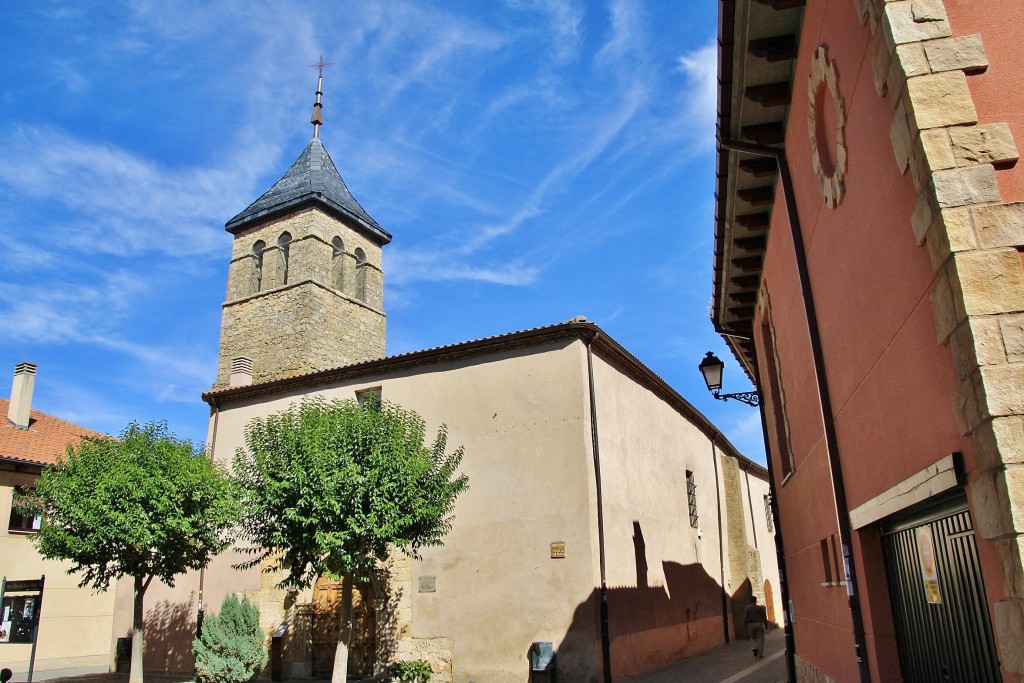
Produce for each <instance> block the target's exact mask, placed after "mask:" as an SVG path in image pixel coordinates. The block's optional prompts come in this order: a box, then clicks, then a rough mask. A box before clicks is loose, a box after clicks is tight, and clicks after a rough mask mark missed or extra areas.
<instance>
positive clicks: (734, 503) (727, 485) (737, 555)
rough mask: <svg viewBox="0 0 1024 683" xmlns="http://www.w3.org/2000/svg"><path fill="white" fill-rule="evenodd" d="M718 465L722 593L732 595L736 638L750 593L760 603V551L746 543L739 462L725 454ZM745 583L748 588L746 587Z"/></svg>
mask: <svg viewBox="0 0 1024 683" xmlns="http://www.w3.org/2000/svg"><path fill="white" fill-rule="evenodd" d="M719 462H720V464H721V466H722V489H723V497H724V499H725V500H724V502H725V537H726V545H727V547H728V549H729V551H728V552H729V572H728V577H729V579H728V585H727V586H726V592H727V593H728V594H729V596H730V597H731V598H732V600H731V605H732V609H731V612H732V622H733V630H734V632H735V634H736V637H738V638H739V637H746V635H747V624H746V620H745V612H746V608H747V605H748V604H749V601H750V596H751V595H754V596H757V600H758V602H759V603H761V604H762V605H763V604H764V575H763V573H762V571H761V555H760V552H759V551H758V550H757V549H756V548H754V547H753V546H752V545H750V543H749V542H748V541H749V539H748V537H747V508H748V505H747V498H746V496H745V495H744V493H743V476H742V474H741V473H740V467H739V462H738V461H737V460H736V459H735V458H730V457H729V456H727V455H722V456H720V457H719ZM747 585H749V590H748V589H747V587H746V586H747Z"/></svg>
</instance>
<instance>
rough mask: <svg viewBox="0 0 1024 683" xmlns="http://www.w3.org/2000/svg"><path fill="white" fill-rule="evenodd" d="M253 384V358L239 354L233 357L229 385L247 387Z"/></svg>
mask: <svg viewBox="0 0 1024 683" xmlns="http://www.w3.org/2000/svg"><path fill="white" fill-rule="evenodd" d="M250 384H252V359H251V358H246V357H245V356H238V357H237V358H232V359H231V376H230V377H228V386H229V387H247V386H249V385H250Z"/></svg>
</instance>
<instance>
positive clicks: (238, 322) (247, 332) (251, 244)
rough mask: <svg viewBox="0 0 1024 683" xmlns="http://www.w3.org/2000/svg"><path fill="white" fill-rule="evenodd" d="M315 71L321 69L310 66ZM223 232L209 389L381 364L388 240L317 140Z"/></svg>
mask: <svg viewBox="0 0 1024 683" xmlns="http://www.w3.org/2000/svg"><path fill="white" fill-rule="evenodd" d="M314 66H318V65H314ZM319 66H320V78H319V79H318V81H317V93H316V95H317V98H316V104H315V105H314V109H313V117H312V120H311V122H312V123H313V139H312V140H310V142H309V144H308V145H307V146H306V148H305V149H304V150H303V151H302V154H300V155H299V158H298V159H297V160H296V161H295V163H294V164H292V167H291V168H290V169H288V172H287V173H285V174H284V176H283V177H282V178H281V179H280V180H278V181H277V182H276V183H275V184H274V186H273V187H271V188H270V189H269V190H267V191H266V192H265V193H264V194H263V196H262V197H260V198H259V199H257V200H256V201H255V202H253V203H252V204H251V205H249V207H248V208H247V209H245V210H244V211H242V212H241V213H240V214H238V215H237V216H235V217H234V218H232V219H231V220H230V221H228V222H227V225H226V226H225V227H226V229H227V231H228V232H230V233H231V234H232V235H234V237H235V240H234V245H233V247H232V253H231V263H230V265H229V267H228V292H227V300H226V301H225V302H224V305H223V312H222V317H221V332H220V359H219V362H218V368H217V381H216V384H215V387H224V386H228V385H229V384H230V383H231V376H232V373H233V371H234V372H242V373H243V374H244V375H247V374H249V370H250V369H251V374H252V381H254V382H266V381H270V380H274V379H279V378H282V377H287V376H291V375H297V374H303V373H307V372H314V371H316V370H325V369H328V368H336V367H340V366H344V365H349V364H351V363H358V362H361V361H366V360H373V359H376V358H382V357H383V356H384V336H385V320H386V316H385V314H384V310H383V299H384V297H383V294H384V272H383V270H382V268H381V255H382V253H381V250H382V247H383V246H384V245H385V244H387V243H388V242H390V241H391V235H390V234H388V232H387V231H386V230H384V229H383V228H382V227H380V225H378V224H377V221H375V220H373V218H371V217H370V215H369V214H368V213H366V210H365V209H363V207H362V206H360V205H359V202H357V201H356V199H355V197H353V196H352V193H351V192H349V189H348V187H347V186H346V185H345V181H344V180H342V178H341V175H340V174H339V173H338V170H337V168H335V166H334V162H333V161H332V160H331V157H330V155H328V154H327V150H326V149H324V146H323V143H321V142H320V137H319V128H320V125H321V124H322V123H323V119H322V114H321V110H322V105H321V103H320V99H321V92H320V89H321V87H322V83H323V62H322V59H321V64H320V65H319Z"/></svg>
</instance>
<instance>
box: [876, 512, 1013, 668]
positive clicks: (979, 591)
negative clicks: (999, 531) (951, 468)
mask: <svg viewBox="0 0 1024 683" xmlns="http://www.w3.org/2000/svg"><path fill="white" fill-rule="evenodd" d="M957 508H959V509H957ZM964 508H965V503H964V502H963V500H962V498H961V499H960V500H958V501H956V502H955V504H954V505H950V504H947V505H945V506H944V507H943V508H938V509H935V508H933V509H932V510H930V511H928V512H924V513H921V514H918V515H917V516H916V517H915V518H904V519H903V520H901V521H900V522H897V523H895V524H892V525H888V526H887V527H886V528H885V529H884V530H883V532H884V535H883V547H884V551H885V565H886V574H887V575H888V579H889V595H890V598H891V600H892V612H893V620H894V621H895V625H896V641H897V646H898V648H899V653H900V666H901V668H902V669H903V680H904V681H907V682H908V683H933V682H935V681H939V682H942V681H963V683H988V682H998V681H1000V680H1001V677H1000V674H999V661H998V659H997V658H996V650H995V644H994V641H993V639H992V627H991V625H990V623H989V615H988V606H987V603H986V601H985V587H984V584H983V583H982V578H981V566H980V565H979V563H978V552H977V548H976V546H975V541H974V527H973V526H972V524H971V517H970V512H969V511H968V510H967V509H964ZM953 510H955V512H954V511H953Z"/></svg>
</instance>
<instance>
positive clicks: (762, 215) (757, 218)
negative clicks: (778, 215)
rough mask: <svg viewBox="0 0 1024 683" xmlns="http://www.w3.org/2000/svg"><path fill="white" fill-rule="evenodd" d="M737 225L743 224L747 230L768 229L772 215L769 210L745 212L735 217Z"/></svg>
mask: <svg viewBox="0 0 1024 683" xmlns="http://www.w3.org/2000/svg"><path fill="white" fill-rule="evenodd" d="M734 220H735V221H736V224H737V225H742V226H743V227H744V228H746V229H747V230H767V229H768V226H769V225H771V222H772V215H771V214H770V213H768V212H767V211H761V212H759V213H744V214H740V215H739V216H736V218H735V219H734Z"/></svg>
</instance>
